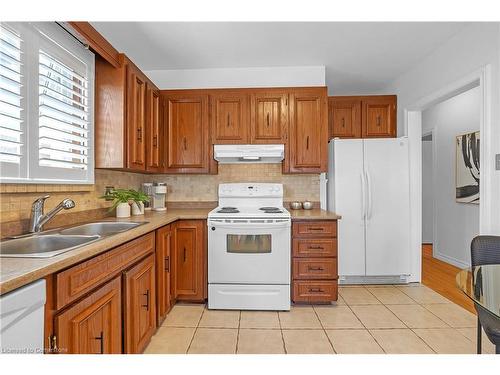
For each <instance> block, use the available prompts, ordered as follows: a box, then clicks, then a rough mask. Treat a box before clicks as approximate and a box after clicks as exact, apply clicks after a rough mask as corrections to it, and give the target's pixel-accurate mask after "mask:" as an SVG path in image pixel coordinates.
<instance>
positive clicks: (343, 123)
mask: <svg viewBox="0 0 500 375" xmlns="http://www.w3.org/2000/svg"><path fill="white" fill-rule="evenodd" d="M342 127H343V128H345V118H343V117H342Z"/></svg>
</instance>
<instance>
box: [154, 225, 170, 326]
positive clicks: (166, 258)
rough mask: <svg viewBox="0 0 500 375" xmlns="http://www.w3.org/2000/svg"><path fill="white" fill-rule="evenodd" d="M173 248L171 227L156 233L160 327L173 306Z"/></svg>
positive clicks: (158, 317) (158, 321)
mask: <svg viewBox="0 0 500 375" xmlns="http://www.w3.org/2000/svg"><path fill="white" fill-rule="evenodd" d="M171 247H172V229H171V227H170V225H167V226H164V227H162V228H160V229H158V230H157V231H156V301H157V303H156V308H157V311H156V315H157V323H158V326H159V325H160V324H161V322H162V321H163V320H164V319H165V317H166V316H167V313H168V312H169V310H170V306H171V294H170V288H171V286H170V280H171V269H172V267H171Z"/></svg>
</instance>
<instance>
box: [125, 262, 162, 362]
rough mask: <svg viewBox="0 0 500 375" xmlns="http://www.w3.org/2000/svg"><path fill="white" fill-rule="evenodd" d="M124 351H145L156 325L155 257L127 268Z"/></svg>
mask: <svg viewBox="0 0 500 375" xmlns="http://www.w3.org/2000/svg"><path fill="white" fill-rule="evenodd" d="M123 278H124V285H125V340H124V342H125V353H142V352H143V351H144V349H145V348H146V345H147V344H148V343H149V340H150V339H151V336H153V334H154V332H155V329H156V308H155V307H156V303H155V302H156V295H155V258H154V255H153V254H151V255H149V256H148V257H147V258H145V259H144V260H143V261H141V262H140V263H138V264H137V265H135V266H134V267H132V268H131V269H130V270H128V271H126V272H124V274H123Z"/></svg>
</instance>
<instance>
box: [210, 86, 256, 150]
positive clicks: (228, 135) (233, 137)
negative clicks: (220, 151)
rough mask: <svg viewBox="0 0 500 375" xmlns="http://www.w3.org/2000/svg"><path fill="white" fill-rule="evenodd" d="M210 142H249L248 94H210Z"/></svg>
mask: <svg viewBox="0 0 500 375" xmlns="http://www.w3.org/2000/svg"><path fill="white" fill-rule="evenodd" d="M210 113H211V133H212V137H211V138H212V144H224V143H227V144H239V143H243V144H245V143H248V142H249V137H248V134H249V129H248V123H249V106H248V95H247V94H246V93H241V92H224V93H215V94H213V95H210Z"/></svg>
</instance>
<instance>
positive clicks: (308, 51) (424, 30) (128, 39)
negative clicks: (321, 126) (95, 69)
mask: <svg viewBox="0 0 500 375" xmlns="http://www.w3.org/2000/svg"><path fill="white" fill-rule="evenodd" d="M467 24H468V23H464V22H460V23H453V22H322V23H321V22H315V23H312V22H310V23H306V22H267V23H264V22H238V23H236V22H235V23H231V22H92V25H93V26H94V27H95V28H96V29H97V30H98V31H99V32H100V33H101V34H102V35H103V36H104V37H105V38H106V39H108V41H110V42H111V44H113V46H114V47H115V48H116V49H118V50H119V51H120V52H124V53H125V54H127V55H128V56H129V57H130V58H131V59H132V60H133V61H134V62H135V63H136V64H137V65H138V66H139V67H140V68H141V69H142V70H145V71H148V70H163V69H208V68H246V67H278V66H311V65H324V66H325V67H326V81H327V85H328V88H329V92H330V94H336V95H341V94H362V93H375V92H377V91H378V90H380V89H382V88H383V87H384V86H385V85H386V84H388V83H389V82H391V81H392V80H394V79H395V78H397V77H398V76H400V75H401V74H402V73H404V72H406V71H408V70H409V69H411V68H412V67H413V66H414V65H416V64H417V63H418V62H419V61H420V60H422V59H423V58H425V57H426V56H427V55H428V54H430V53H431V52H432V51H433V50H434V49H436V48H437V47H438V46H440V45H441V44H442V43H444V42H445V41H446V40H447V39H449V38H450V37H452V36H453V35H454V34H456V33H457V32H459V31H460V30H461V29H462V28H464V27H466V26H467Z"/></svg>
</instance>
